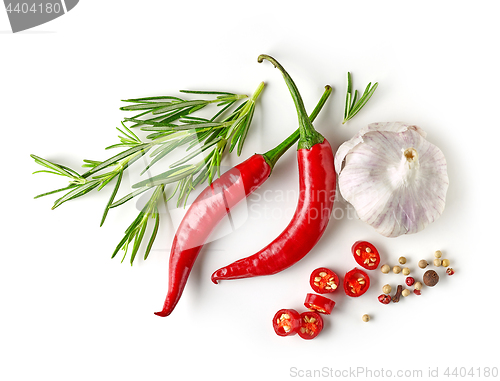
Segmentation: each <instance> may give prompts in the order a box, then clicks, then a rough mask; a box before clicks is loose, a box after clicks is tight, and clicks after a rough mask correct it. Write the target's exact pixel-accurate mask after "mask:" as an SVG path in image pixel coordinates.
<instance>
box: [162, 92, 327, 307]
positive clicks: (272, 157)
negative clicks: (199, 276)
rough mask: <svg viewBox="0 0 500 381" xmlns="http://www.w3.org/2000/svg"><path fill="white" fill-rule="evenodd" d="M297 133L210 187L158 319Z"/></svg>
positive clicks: (188, 222)
mask: <svg viewBox="0 0 500 381" xmlns="http://www.w3.org/2000/svg"><path fill="white" fill-rule="evenodd" d="M331 91H332V89H331V87H330V86H325V92H324V93H323V96H322V98H321V100H320V101H319V103H318V105H317V106H316V108H315V109H314V111H313V113H312V114H311V117H310V118H311V120H314V119H315V118H316V116H317V115H318V114H319V112H320V111H321V108H322V107H323V105H324V104H325V102H326V100H327V99H328V97H329V96H330V94H331ZM299 136H300V133H299V130H297V131H295V132H294V133H293V134H292V135H290V136H289V137H288V138H287V139H285V140H284V141H283V142H282V143H281V144H279V145H278V146H277V147H275V148H274V149H272V150H270V151H268V152H266V153H265V154H256V155H253V156H252V157H250V158H249V159H248V160H246V161H244V162H243V163H241V164H239V165H237V166H236V167H234V168H232V169H231V170H229V171H228V172H226V173H224V174H223V175H222V176H221V177H220V178H218V179H217V180H215V181H214V182H213V183H212V184H211V185H209V186H208V187H206V188H205V189H204V190H203V191H202V192H201V193H200V195H199V196H198V197H197V198H196V200H195V201H194V202H193V204H192V205H191V206H190V207H189V209H188V211H187V212H186V214H185V216H184V218H183V219H182V221H181V223H180V225H179V227H178V228H177V232H176V234H175V237H174V241H173V243H172V249H171V251H170V262H169V270H168V271H169V272H168V293H167V297H166V299H165V303H164V305H163V309H162V311H160V312H155V314H156V315H158V316H168V315H170V314H171V313H172V311H173V310H174V308H175V306H176V304H177V302H178V301H179V299H180V297H181V295H182V292H183V290H184V287H185V285H186V282H187V280H188V277H189V274H190V272H191V268H192V267H193V265H194V262H195V261H196V258H197V257H198V254H199V253H200V251H201V249H202V248H203V245H204V244H205V242H206V241H207V239H208V237H209V236H210V233H211V232H212V230H213V229H214V228H215V227H216V226H217V224H218V223H219V222H220V221H221V220H222V219H223V218H224V217H225V216H226V215H227V214H228V212H229V210H230V209H231V208H232V207H233V206H235V205H236V204H237V203H238V202H239V201H241V200H243V199H244V198H245V197H247V196H248V195H250V194H251V193H252V192H254V191H255V190H256V189H257V188H258V187H259V186H260V185H262V184H263V183H264V182H265V181H266V180H267V178H268V177H269V175H270V174H271V171H272V168H273V167H274V165H275V164H276V162H277V161H278V159H279V158H280V157H281V156H282V155H283V154H284V153H285V152H286V151H287V150H288V148H290V147H291V146H292V145H293V144H295V142H296V141H297V140H298V139H299Z"/></svg>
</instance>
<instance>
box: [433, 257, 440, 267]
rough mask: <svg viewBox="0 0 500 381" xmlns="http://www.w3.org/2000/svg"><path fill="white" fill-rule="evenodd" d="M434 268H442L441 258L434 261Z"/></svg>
mask: <svg viewBox="0 0 500 381" xmlns="http://www.w3.org/2000/svg"><path fill="white" fill-rule="evenodd" d="M434 266H436V267H439V266H441V259H439V258H436V259H434Z"/></svg>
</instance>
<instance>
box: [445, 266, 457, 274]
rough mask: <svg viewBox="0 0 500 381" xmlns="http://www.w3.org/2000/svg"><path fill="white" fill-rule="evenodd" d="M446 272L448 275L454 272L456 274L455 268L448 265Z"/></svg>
mask: <svg viewBox="0 0 500 381" xmlns="http://www.w3.org/2000/svg"><path fill="white" fill-rule="evenodd" d="M446 274H448V275H453V274H455V270H453V269H452V268H451V267H448V268H447V269H446Z"/></svg>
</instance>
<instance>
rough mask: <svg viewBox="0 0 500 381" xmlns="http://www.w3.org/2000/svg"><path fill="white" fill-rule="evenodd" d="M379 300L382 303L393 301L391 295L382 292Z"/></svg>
mask: <svg viewBox="0 0 500 381" xmlns="http://www.w3.org/2000/svg"><path fill="white" fill-rule="evenodd" d="M378 301H379V302H380V303H382V304H389V303H390V302H391V296H390V295H386V294H382V295H380V296H379V297H378Z"/></svg>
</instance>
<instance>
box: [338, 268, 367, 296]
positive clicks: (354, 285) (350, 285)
mask: <svg viewBox="0 0 500 381" xmlns="http://www.w3.org/2000/svg"><path fill="white" fill-rule="evenodd" d="M369 287H370V277H369V276H368V275H367V274H366V273H365V272H364V271H363V270H360V269H358V268H356V267H355V268H353V269H352V270H351V271H349V272H348V273H347V274H345V277H344V291H345V293H346V295H348V296H352V297H358V296H361V295H363V294H364V293H365V292H366V291H367V290H368V288H369Z"/></svg>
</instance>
